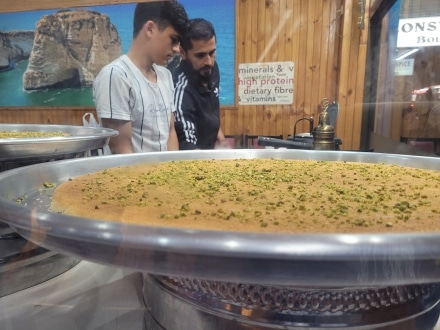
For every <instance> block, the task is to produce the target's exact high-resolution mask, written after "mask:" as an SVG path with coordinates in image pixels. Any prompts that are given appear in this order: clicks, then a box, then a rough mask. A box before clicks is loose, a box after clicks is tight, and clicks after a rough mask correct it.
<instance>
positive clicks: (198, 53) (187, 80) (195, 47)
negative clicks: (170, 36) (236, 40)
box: [173, 18, 226, 150]
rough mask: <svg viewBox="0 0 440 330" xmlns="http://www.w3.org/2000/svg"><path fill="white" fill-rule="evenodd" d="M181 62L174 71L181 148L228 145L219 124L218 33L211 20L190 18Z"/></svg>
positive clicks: (181, 48) (207, 147)
mask: <svg viewBox="0 0 440 330" xmlns="http://www.w3.org/2000/svg"><path fill="white" fill-rule="evenodd" d="M180 56H181V62H180V65H179V66H178V67H177V68H176V70H175V71H174V72H173V80H174V87H175V90H174V105H175V108H176V112H175V129H176V133H177V137H178V139H179V149H180V150H193V149H214V148H215V147H216V146H217V147H218V146H221V147H223V146H226V140H225V136H224V135H223V132H222V130H221V128H220V103H219V86H220V73H219V69H218V66H217V63H216V61H215V57H216V35H215V31H214V27H213V26H212V24H211V23H210V22H208V21H207V20H205V19H202V18H196V19H192V20H190V24H189V28H188V30H187V32H186V34H185V35H184V36H183V37H182V39H181V43H180Z"/></svg>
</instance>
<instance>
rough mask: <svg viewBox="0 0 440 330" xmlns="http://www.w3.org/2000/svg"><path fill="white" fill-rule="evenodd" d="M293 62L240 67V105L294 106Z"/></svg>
mask: <svg viewBox="0 0 440 330" xmlns="http://www.w3.org/2000/svg"><path fill="white" fill-rule="evenodd" d="M294 69H295V65H294V63H293V62H265V63H244V64H240V65H239V67H238V103H239V104H240V105H265V104H267V105H277V104H279V105H282V104H293V76H294Z"/></svg>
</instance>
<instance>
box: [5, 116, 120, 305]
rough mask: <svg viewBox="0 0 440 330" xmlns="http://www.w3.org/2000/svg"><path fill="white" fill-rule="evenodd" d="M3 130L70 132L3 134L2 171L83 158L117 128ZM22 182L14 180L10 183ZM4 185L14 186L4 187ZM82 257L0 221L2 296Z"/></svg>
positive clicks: (8, 127)
mask: <svg viewBox="0 0 440 330" xmlns="http://www.w3.org/2000/svg"><path fill="white" fill-rule="evenodd" d="M0 132H60V133H67V134H68V136H55V137H47V138H44V137H41V138H0V172H4V171H8V170H12V169H15V168H19V167H24V166H29V165H35V164H41V163H46V162H53V161H57V160H65V159H72V158H82V157H84V155H85V153H86V152H88V151H90V150H95V149H99V148H102V147H103V146H105V145H107V144H108V141H109V139H110V137H111V136H114V135H116V134H117V132H116V131H114V130H109V129H105V128H88V127H82V126H71V125H33V124H0ZM15 184H19V182H13V183H11V185H15ZM4 189H12V186H11V187H4ZM80 260H81V259H79V258H77V257H72V256H66V255H63V254H60V253H58V252H53V251H49V250H47V249H45V248H43V247H40V246H39V245H36V244H34V243H32V242H30V241H28V240H26V239H24V238H22V237H21V236H20V235H18V234H17V233H16V232H15V230H13V228H11V227H10V226H9V225H8V224H7V223H4V222H0V297H3V296H5V295H8V294H11V293H14V292H17V291H20V290H23V289H26V288H29V287H31V286H34V285H37V284H40V283H42V282H45V281H47V280H48V279H51V278H53V277H55V276H57V275H59V274H61V273H63V272H65V271H66V270H68V269H70V268H72V267H73V266H75V265H76V264H77V263H78V262H79V261H80Z"/></svg>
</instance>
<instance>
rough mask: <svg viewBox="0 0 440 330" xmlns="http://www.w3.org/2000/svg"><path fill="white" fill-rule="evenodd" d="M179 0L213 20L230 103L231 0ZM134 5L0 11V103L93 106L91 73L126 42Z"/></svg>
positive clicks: (226, 100)
mask: <svg viewBox="0 0 440 330" xmlns="http://www.w3.org/2000/svg"><path fill="white" fill-rule="evenodd" d="M181 3H182V4H183V5H184V6H185V8H186V10H187V12H188V14H189V16H190V18H195V17H204V18H206V19H208V20H210V21H211V22H212V23H213V25H214V27H215V29H216V33H217V60H218V63H219V66H220V71H221V73H222V85H221V86H220V88H221V90H222V93H221V103H222V104H225V105H227V104H233V103H234V85H233V84H234V58H235V56H234V54H235V31H234V26H235V15H234V0H226V1H222V2H215V3H211V2H206V1H204V0H182V1H181ZM135 5H136V4H135V3H129V4H114V5H106V6H94V7H81V8H68V9H54V10H41V11H28V12H20V13H0V107H1V106H19V107H20V106H93V96H92V85H93V80H94V78H95V77H96V75H97V74H98V73H99V71H100V70H101V68H102V67H103V66H104V65H106V64H107V63H109V62H111V61H112V60H113V59H115V58H117V57H118V56H120V55H121V54H123V53H125V52H127V51H128V49H129V47H130V43H131V40H132V33H133V31H132V21H133V13H134V8H135ZM218 13H222V14H221V15H218Z"/></svg>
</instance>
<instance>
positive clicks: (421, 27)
mask: <svg viewBox="0 0 440 330" xmlns="http://www.w3.org/2000/svg"><path fill="white" fill-rule="evenodd" d="M439 45H440V17H439V16H437V17H420V18H405V19H400V20H399V31H398V33H397V48H407V47H428V46H439Z"/></svg>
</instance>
